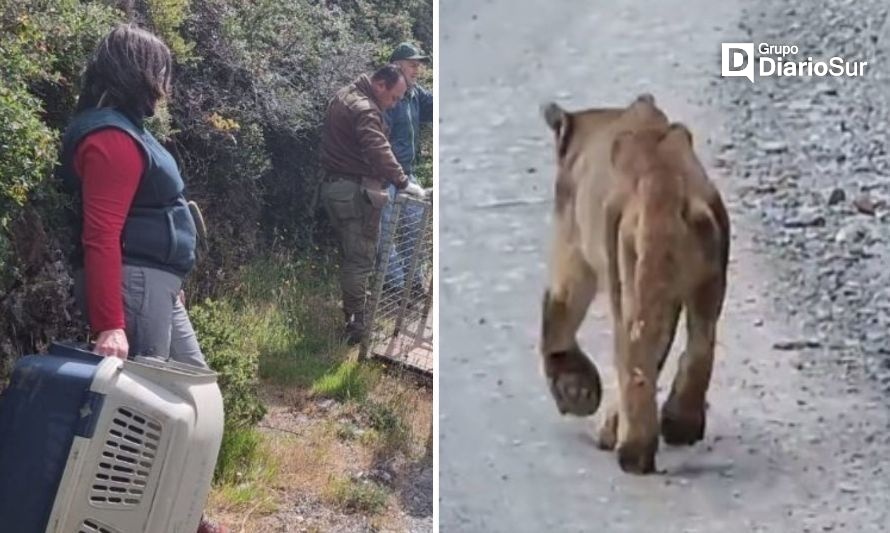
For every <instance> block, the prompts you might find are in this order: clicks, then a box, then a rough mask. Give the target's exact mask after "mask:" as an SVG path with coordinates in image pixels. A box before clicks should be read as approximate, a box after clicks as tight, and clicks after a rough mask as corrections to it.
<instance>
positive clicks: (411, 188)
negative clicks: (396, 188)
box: [402, 182, 426, 200]
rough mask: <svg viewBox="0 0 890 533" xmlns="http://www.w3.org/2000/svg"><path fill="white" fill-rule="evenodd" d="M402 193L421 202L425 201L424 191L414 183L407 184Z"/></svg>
mask: <svg viewBox="0 0 890 533" xmlns="http://www.w3.org/2000/svg"><path fill="white" fill-rule="evenodd" d="M402 192H404V193H405V194H409V195H411V196H413V197H415V198H419V199H421V200H425V199H426V191H424V190H423V187H421V186H420V185H418V184H416V183H414V182H410V183H408V186H407V187H405V188H404V190H402Z"/></svg>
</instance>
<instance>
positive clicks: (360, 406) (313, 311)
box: [210, 257, 433, 531]
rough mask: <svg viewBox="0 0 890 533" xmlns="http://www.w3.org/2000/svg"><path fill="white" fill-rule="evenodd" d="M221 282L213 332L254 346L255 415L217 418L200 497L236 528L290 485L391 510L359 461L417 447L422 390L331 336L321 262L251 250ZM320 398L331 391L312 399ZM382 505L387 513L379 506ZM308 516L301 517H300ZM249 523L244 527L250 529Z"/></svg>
mask: <svg viewBox="0 0 890 533" xmlns="http://www.w3.org/2000/svg"><path fill="white" fill-rule="evenodd" d="M241 274H242V275H241V276H240V278H239V282H238V283H236V284H235V285H234V286H233V287H231V289H230V290H227V291H226V292H225V296H224V298H223V299H221V300H222V302H223V304H224V305H220V306H218V307H219V309H217V310H216V311H217V312H216V314H215V315H213V319H214V321H217V322H219V323H217V324H215V325H214V326H213V328H212V329H214V330H216V331H218V332H219V333H218V335H219V336H225V334H224V333H223V332H224V331H229V332H236V333H235V337H236V344H237V350H236V351H241V350H243V351H244V353H248V352H249V353H255V354H256V358H257V365H256V370H255V371H256V372H257V375H258V378H259V383H260V388H261V389H262V390H263V391H264V392H263V397H262V401H263V403H264V404H266V406H267V408H268V409H270V410H271V412H269V413H268V414H267V416H266V419H264V421H263V423H262V424H261V427H259V428H248V429H227V432H226V434H225V436H224V442H223V446H222V448H221V450H220V460H219V463H218V465H217V472H216V476H215V486H214V490H213V493H212V497H211V502H210V503H211V509H212V511H213V512H214V513H217V514H218V515H220V516H221V517H222V518H226V517H228V518H229V519H230V523H233V522H232V521H234V523H235V524H237V523H238V522H241V523H242V528H246V529H245V530H256V531H260V530H262V528H263V526H261V525H258V524H260V523H261V522H262V520H263V516H265V515H268V514H270V513H274V512H275V510H276V509H277V508H279V507H281V506H288V507H289V506H292V505H293V501H292V500H288V498H291V497H293V496H289V495H292V494H293V493H298V494H301V495H304V496H303V497H306V496H309V497H311V498H313V499H317V500H318V501H322V502H326V503H328V504H331V505H335V506H336V507H337V508H338V509H340V510H341V511H343V512H349V513H365V514H367V515H369V516H374V517H375V518H374V519H375V520H383V521H384V522H387V521H389V520H390V519H392V520H395V521H396V522H398V520H400V519H399V518H398V516H396V515H398V513H397V512H396V511H393V512H389V510H390V509H396V508H397V506H394V505H393V506H391V505H390V502H394V501H395V500H394V498H395V496H394V495H393V494H391V493H390V490H389V489H388V488H386V487H383V486H380V485H377V484H375V483H373V482H371V481H370V480H356V479H355V478H356V475H357V474H358V472H361V471H368V470H371V469H373V468H375V465H378V464H380V463H381V462H388V461H390V460H391V459H392V458H395V457H397V456H401V457H404V458H406V459H407V460H408V461H413V460H418V459H419V458H421V456H422V453H421V452H422V451H423V450H424V445H425V441H426V437H427V436H428V435H427V433H428V426H429V427H432V416H433V415H432V393H431V391H429V390H428V389H425V388H423V387H418V386H416V385H413V384H412V383H411V382H409V381H406V380H403V379H401V378H400V377H399V376H398V375H392V374H391V373H388V372H385V371H384V370H383V368H382V367H381V366H380V365H379V364H377V363H374V362H371V361H356V360H355V359H354V357H353V356H354V354H355V350H354V349H351V350H350V349H349V348H347V347H346V346H344V345H343V344H342V343H341V341H340V340H339V338H338V334H339V332H340V329H341V328H342V323H341V320H342V313H341V312H340V309H339V299H340V294H339V287H338V285H337V283H336V278H335V277H334V270H333V267H332V266H331V265H330V264H328V263H325V262H322V263H320V264H319V263H312V262H307V261H299V260H297V261H294V260H290V259H287V258H280V257H279V258H268V259H262V260H257V261H256V262H255V263H254V264H252V265H251V266H250V267H249V268H245V269H244V270H243V271H242V273H241ZM320 399H330V400H334V402H335V403H334V404H333V405H329V404H328V405H323V406H322V404H320V403H319V402H317V400H320ZM391 515H392V516H391ZM306 525H307V527H310V525H309V524H306ZM251 528H254V529H251Z"/></svg>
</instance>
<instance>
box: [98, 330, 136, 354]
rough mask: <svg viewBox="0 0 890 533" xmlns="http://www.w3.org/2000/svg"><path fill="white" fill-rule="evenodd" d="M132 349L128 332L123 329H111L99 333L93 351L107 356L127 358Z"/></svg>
mask: <svg viewBox="0 0 890 533" xmlns="http://www.w3.org/2000/svg"><path fill="white" fill-rule="evenodd" d="M129 351H130V344H129V343H128V342H127V334H126V333H124V330H122V329H109V330H106V331H103V332H101V333H99V335H98V336H97V337H96V345H95V346H93V352H94V353H96V354H98V355H104V356H105V357H117V358H120V359H126V358H127V354H128V353H129Z"/></svg>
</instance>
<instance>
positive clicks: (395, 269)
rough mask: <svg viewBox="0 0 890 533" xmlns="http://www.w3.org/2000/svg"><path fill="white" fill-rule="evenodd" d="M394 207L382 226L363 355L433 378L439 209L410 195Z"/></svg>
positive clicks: (396, 202)
mask: <svg viewBox="0 0 890 533" xmlns="http://www.w3.org/2000/svg"><path fill="white" fill-rule="evenodd" d="M391 206H392V208H391V211H389V212H388V214H384V217H383V223H382V226H381V238H380V246H379V249H378V254H377V264H376V268H375V270H374V276H373V278H372V279H373V282H372V284H371V287H372V291H371V298H370V299H369V300H368V309H367V311H366V316H367V317H368V324H370V327H369V328H368V329H367V332H366V335H365V338H364V339H363V341H362V346H361V351H360V355H361V356H362V357H377V358H381V359H384V360H386V361H388V362H391V363H395V364H397V365H399V366H401V367H403V368H406V369H410V370H414V371H417V372H419V373H421V374H422V375H425V376H432V372H433V319H432V312H433V310H434V308H433V305H432V303H433V302H432V298H433V206H432V203H431V202H428V201H422V200H418V199H415V198H412V197H409V196H406V195H398V196H396V198H395V201H394V202H392V203H391ZM387 215H388V216H387Z"/></svg>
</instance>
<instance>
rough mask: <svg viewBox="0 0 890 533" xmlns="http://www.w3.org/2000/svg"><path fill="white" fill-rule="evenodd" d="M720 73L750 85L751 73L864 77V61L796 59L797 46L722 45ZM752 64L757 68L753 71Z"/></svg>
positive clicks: (752, 77)
mask: <svg viewBox="0 0 890 533" xmlns="http://www.w3.org/2000/svg"><path fill="white" fill-rule="evenodd" d="M721 51H722V54H721V58H722V62H721V63H722V70H721V75H722V76H724V77H743V78H748V79H749V80H751V83H754V71H755V70H757V74H758V76H759V77H765V76H787V77H813V76H815V77H820V78H821V77H824V76H833V77H840V76H847V77H856V76H863V75H865V66H866V65H868V61H849V60H847V59H845V58H843V57H840V56H834V57H831V58H829V59H827V60H820V59H813V57H812V56H807V57H806V58H802V57H800V50H799V49H798V47H797V45H788V44H768V43H760V44H758V45H757V50H756V51H757V54H756V56H755V53H754V52H755V49H754V43H722V50H721ZM755 65H756V66H757V68H756V69H755Z"/></svg>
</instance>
